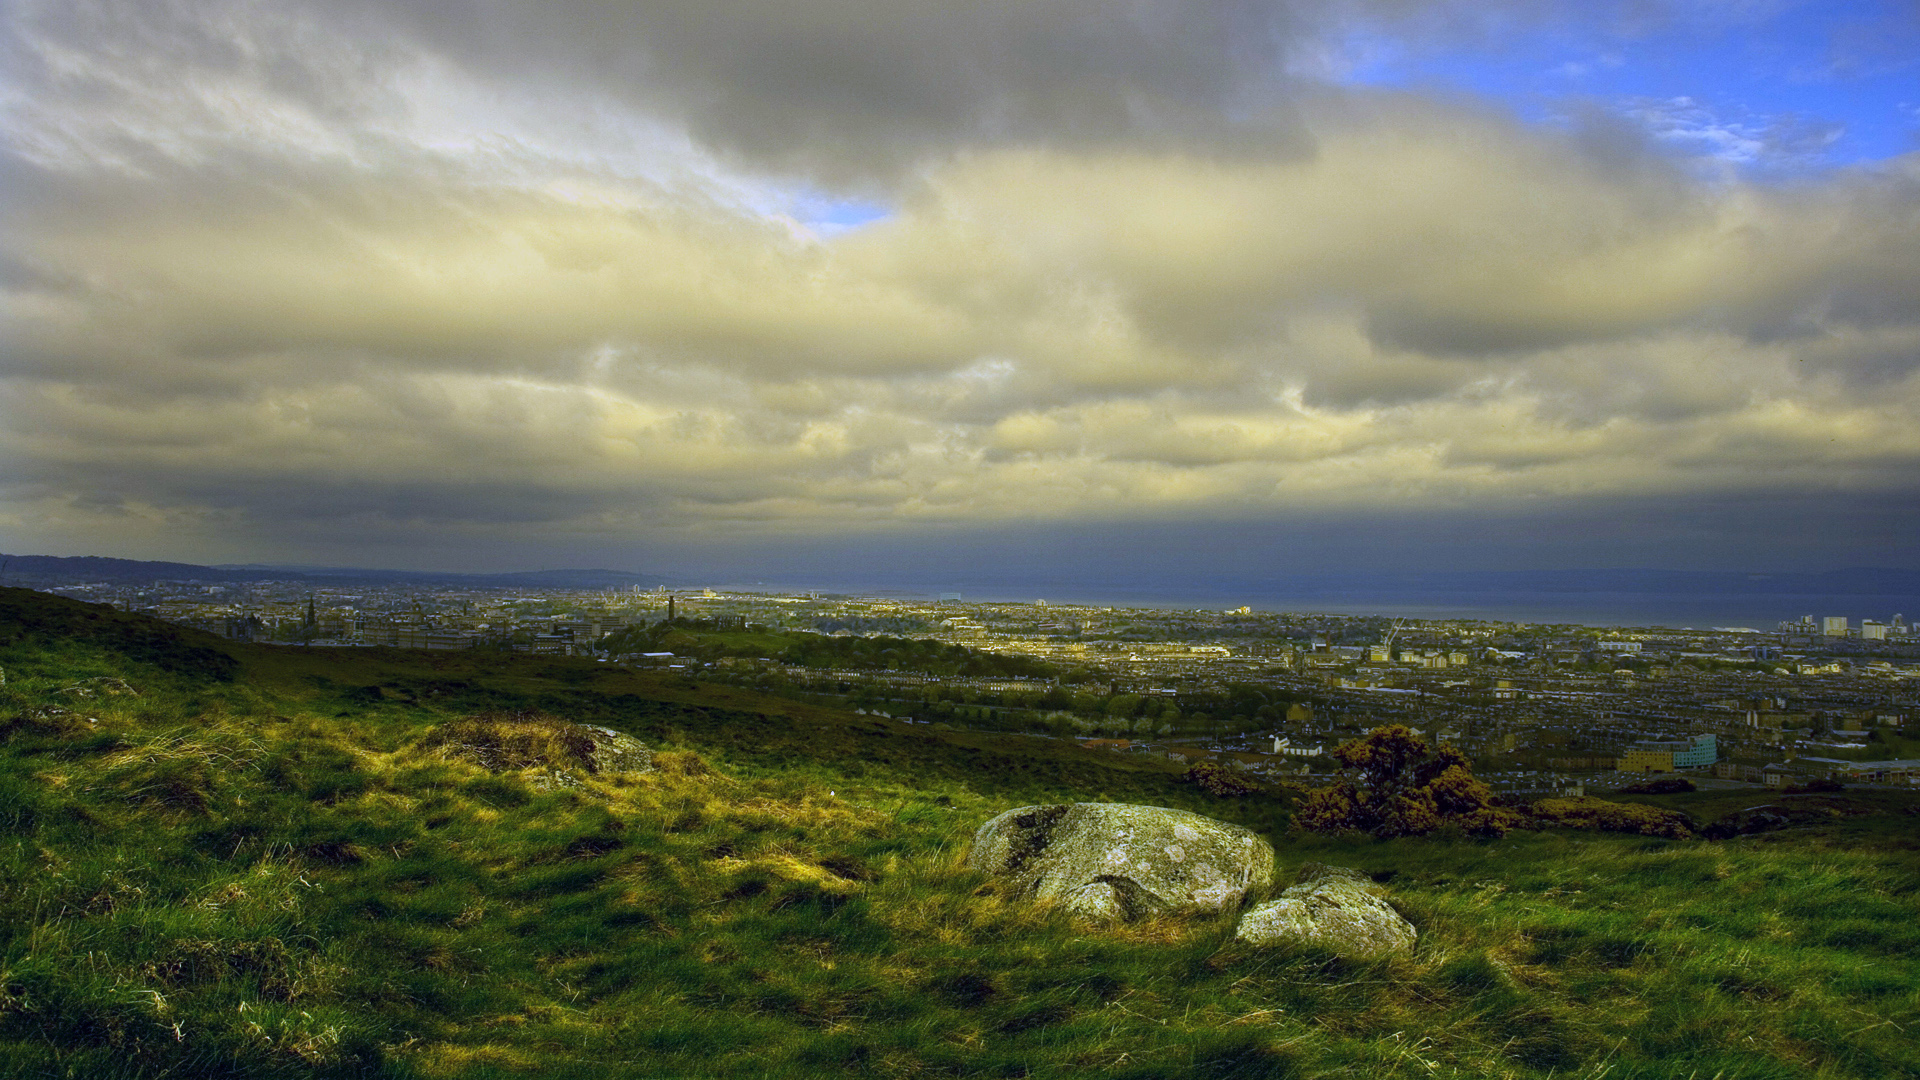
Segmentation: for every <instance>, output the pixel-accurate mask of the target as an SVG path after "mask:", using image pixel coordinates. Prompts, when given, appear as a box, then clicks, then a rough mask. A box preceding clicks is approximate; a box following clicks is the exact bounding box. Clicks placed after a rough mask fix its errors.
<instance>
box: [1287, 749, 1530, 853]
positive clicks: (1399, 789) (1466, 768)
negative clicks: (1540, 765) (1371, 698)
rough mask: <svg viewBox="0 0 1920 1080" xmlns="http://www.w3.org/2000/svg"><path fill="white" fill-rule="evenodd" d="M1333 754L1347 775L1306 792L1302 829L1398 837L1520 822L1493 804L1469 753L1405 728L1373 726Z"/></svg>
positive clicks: (1498, 829)
mask: <svg viewBox="0 0 1920 1080" xmlns="http://www.w3.org/2000/svg"><path fill="white" fill-rule="evenodd" d="M1331 756H1332V757H1333V759H1334V760H1335V761H1337V762H1339V763H1340V766H1341V768H1342V771H1343V774H1344V775H1342V777H1341V778H1340V779H1339V780H1337V781H1335V782H1334V783H1333V784H1332V785H1330V786H1328V787H1324V788H1320V789H1319V790H1316V791H1314V792H1312V793H1311V794H1309V795H1308V796H1307V800H1306V802H1305V803H1304V804H1303V805H1302V806H1301V807H1300V813H1299V815H1298V817H1297V819H1296V820H1297V821H1298V822H1299V824H1300V825H1301V827H1303V828H1306V829H1310V830H1313V831H1315V832H1349V831H1351V832H1365V833H1371V834H1373V835H1374V836H1379V837H1394V836H1421V835H1424V834H1426V833H1430V832H1433V831H1434V830H1435V829H1438V828H1441V827H1443V826H1454V827H1457V828H1460V829H1464V830H1466V831H1467V832H1469V833H1473V834H1475V835H1483V836H1498V835H1501V834H1504V833H1505V832H1506V831H1507V830H1508V829H1511V828H1513V827H1514V826H1515V825H1517V824H1519V822H1520V818H1519V815H1517V814H1515V813H1513V812H1512V811H1510V810H1506V809H1504V808H1502V807H1499V806H1496V805H1494V801H1493V792H1492V791H1490V790H1489V789H1488V788H1487V786H1486V785H1485V784H1483V783H1481V782H1480V781H1479V780H1478V779H1476V778H1475V777H1474V775H1473V771H1472V768H1471V766H1470V763H1469V762H1468V760H1467V757H1466V755H1464V754H1462V753H1460V752H1459V751H1458V750H1455V749H1454V748H1453V747H1450V746H1443V747H1439V748H1438V749H1435V748H1433V747H1430V746H1428V745H1427V743H1426V741H1425V740H1424V739H1421V738H1420V737H1419V736H1417V735H1415V734H1414V733H1413V732H1412V730H1410V729H1408V728H1405V727H1401V726H1399V725H1393V726H1389V727H1381V728H1375V729H1374V730H1373V731H1371V732H1369V733H1368V734H1367V735H1366V737H1365V738H1362V739H1356V740H1354V741H1353V742H1349V743H1345V744H1342V745H1341V746H1339V747H1337V748H1335V749H1334V751H1333V753H1332V755H1331Z"/></svg>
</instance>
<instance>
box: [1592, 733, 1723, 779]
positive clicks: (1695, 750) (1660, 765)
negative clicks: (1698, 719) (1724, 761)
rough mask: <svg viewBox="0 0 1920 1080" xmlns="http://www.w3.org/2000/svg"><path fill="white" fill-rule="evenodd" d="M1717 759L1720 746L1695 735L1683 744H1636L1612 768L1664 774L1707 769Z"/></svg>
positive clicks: (1702, 736)
mask: <svg viewBox="0 0 1920 1080" xmlns="http://www.w3.org/2000/svg"><path fill="white" fill-rule="evenodd" d="M1719 756H1720V748H1719V743H1718V741H1717V740H1716V739H1715V738H1714V737H1713V736H1712V735H1695V736H1694V737H1693V738H1691V739H1686V740H1666V741H1648V742H1638V743H1635V744H1633V745H1632V746H1630V747H1628V748H1627V749H1626V750H1625V751H1624V752H1623V753H1622V754H1621V755H1620V759H1619V762H1618V763H1617V764H1616V765H1615V766H1614V767H1615V768H1617V769H1619V770H1620V771H1621V772H1638V773H1656V772H1662V773H1665V772H1673V771H1674V770H1676V769H1703V768H1708V767H1710V766H1711V765H1712V764H1713V763H1714V761H1715V760H1716V759H1718V758H1719Z"/></svg>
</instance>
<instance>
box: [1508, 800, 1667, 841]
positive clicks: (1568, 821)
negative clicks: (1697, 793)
mask: <svg viewBox="0 0 1920 1080" xmlns="http://www.w3.org/2000/svg"><path fill="white" fill-rule="evenodd" d="M1530 812H1531V814H1532V815H1533V819H1534V821H1535V823H1536V824H1538V825H1540V826H1542V827H1546V828H1554V827H1558V828H1566V829H1598V830H1600V831H1602V832H1623V833H1639V834H1640V835H1642V836H1664V837H1667V838H1669V839H1672V840H1685V839H1687V838H1688V837H1690V836H1692V835H1693V819H1692V818H1689V817H1688V816H1687V815H1685V814H1682V813H1680V812H1679V811H1677V810H1663V809H1661V808H1660V807H1657V806H1642V805H1640V804H1638V803H1616V802H1608V801H1607V800H1605V799H1596V798H1593V797H1591V796H1582V797H1580V798H1574V799H1541V800H1540V801H1539V802H1536V803H1534V804H1533V806H1532V807H1531V810H1530Z"/></svg>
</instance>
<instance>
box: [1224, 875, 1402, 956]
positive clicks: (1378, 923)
mask: <svg viewBox="0 0 1920 1080" xmlns="http://www.w3.org/2000/svg"><path fill="white" fill-rule="evenodd" d="M1383 892H1384V890H1382V889H1381V888H1380V886H1378V885H1376V884H1374V883H1373V879H1372V878H1369V877H1367V876H1366V875H1365V874H1363V873H1361V872H1360V871H1358V870H1350V869H1348V868H1346V867H1344V866H1322V865H1320V864H1319V863H1308V864H1306V865H1305V866H1303V867H1301V868H1300V873H1299V875H1298V876H1297V877H1296V878H1295V884H1294V885H1293V886H1292V887H1291V888H1289V889H1288V890H1287V891H1286V892H1283V893H1281V894H1280V899H1278V900H1270V901H1268V902H1267V903H1264V904H1260V905H1258V906H1257V907H1254V908H1253V909H1251V910H1250V911H1248V912H1247V913H1246V914H1245V915H1243V916H1241V917H1240V928H1239V930H1238V931H1236V932H1235V934H1234V936H1235V937H1236V938H1238V939H1239V940H1241V941H1244V942H1247V943H1249V944H1252V945H1314V946H1317V947H1319V948H1322V949H1327V950H1329V951H1331V952H1334V953H1337V954H1339V955H1341V956H1354V957H1373V956H1386V955H1390V954H1393V953H1407V952H1412V951H1413V945H1414V942H1415V941H1416V940H1417V938H1418V934H1417V933H1416V932H1415V931H1414V929H1413V924H1412V923H1410V922H1408V921H1407V920H1406V919H1404V918H1402V917H1401V915H1400V913H1399V912H1397V911H1395V910H1394V909H1393V906H1392V905H1390V904H1388V903H1387V902H1386V900H1385V899H1383V897H1382V894H1383Z"/></svg>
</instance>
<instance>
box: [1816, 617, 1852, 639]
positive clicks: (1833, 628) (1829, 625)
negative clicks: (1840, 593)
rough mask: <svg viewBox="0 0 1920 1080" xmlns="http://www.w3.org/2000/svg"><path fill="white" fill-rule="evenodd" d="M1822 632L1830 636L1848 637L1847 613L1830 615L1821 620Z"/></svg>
mask: <svg viewBox="0 0 1920 1080" xmlns="http://www.w3.org/2000/svg"><path fill="white" fill-rule="evenodd" d="M1820 632H1821V633H1822V634H1825V635H1826V636H1828V637H1846V636H1847V617H1846V616H1845V615H1828V616H1827V617H1825V618H1823V619H1821V620H1820Z"/></svg>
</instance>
